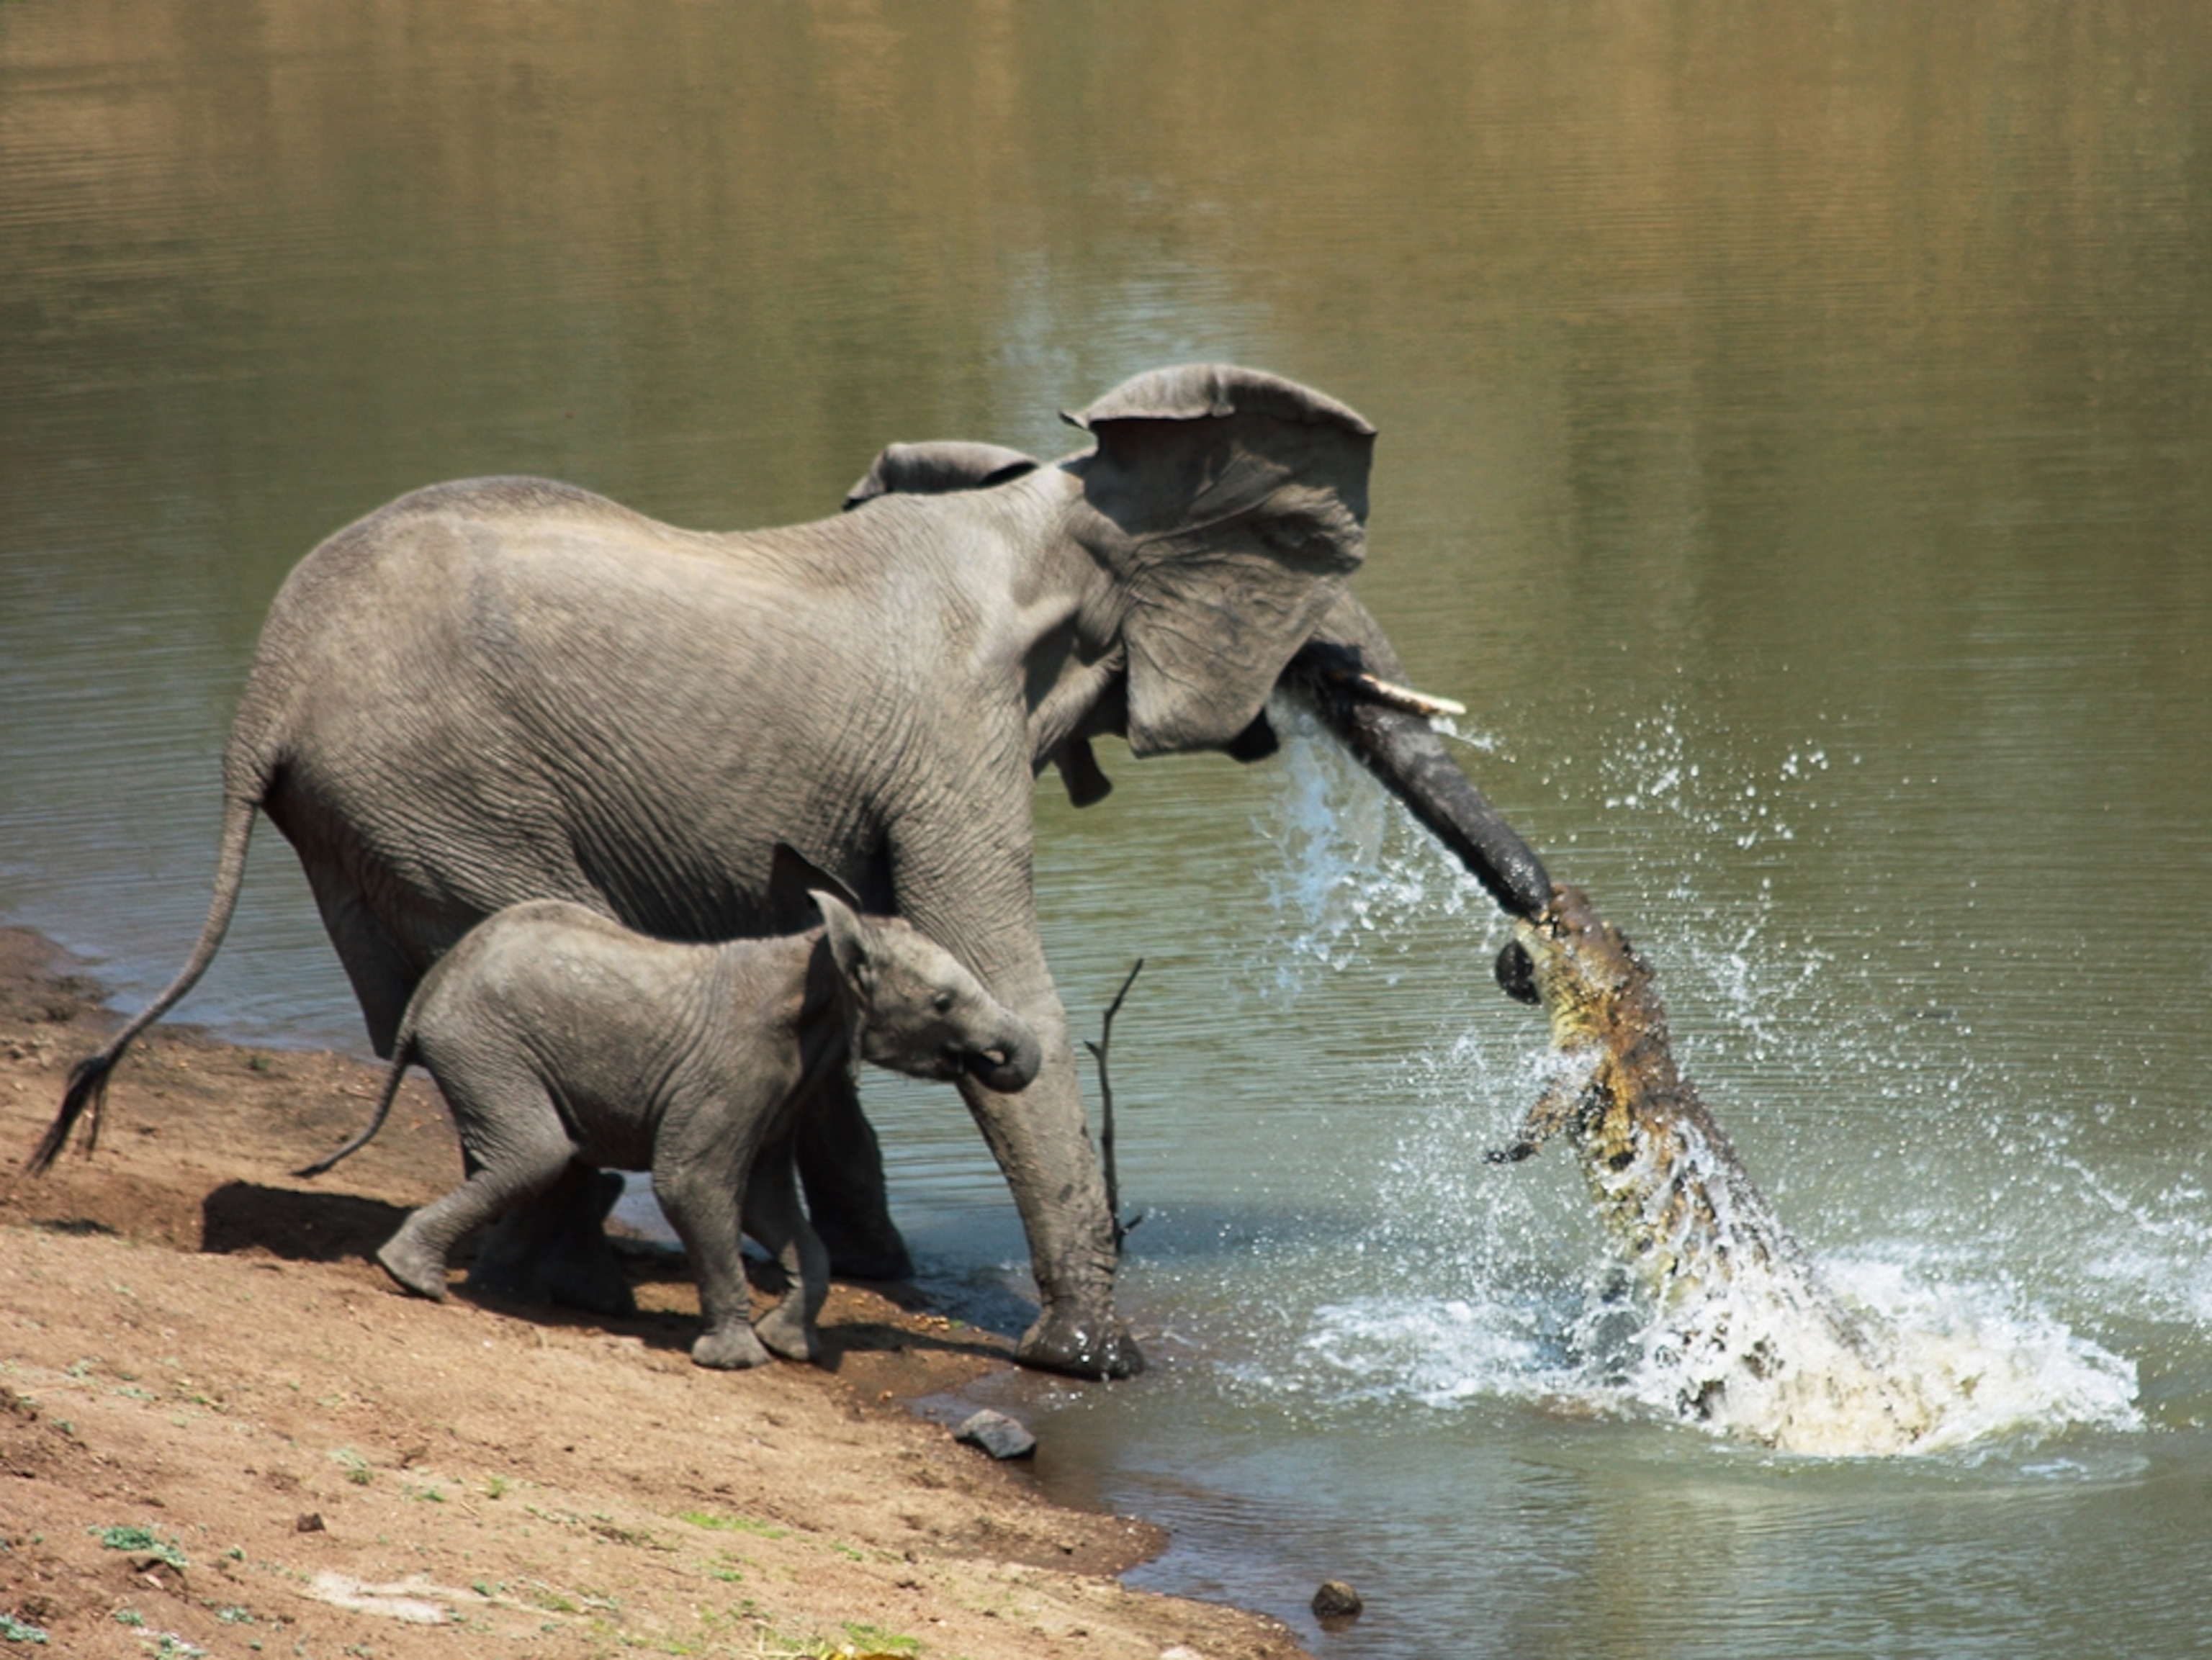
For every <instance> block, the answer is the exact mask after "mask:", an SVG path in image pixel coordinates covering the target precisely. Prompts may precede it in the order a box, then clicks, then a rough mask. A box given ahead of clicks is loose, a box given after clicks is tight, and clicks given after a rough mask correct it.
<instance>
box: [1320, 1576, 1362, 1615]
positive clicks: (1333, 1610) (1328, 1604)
mask: <svg viewBox="0 0 2212 1660" xmlns="http://www.w3.org/2000/svg"><path fill="white" fill-rule="evenodd" d="M1366 1606H1367V1605H1366V1604H1365V1603H1364V1602H1361V1601H1360V1600H1359V1593H1358V1591H1356V1590H1352V1587H1351V1586H1350V1585H1347V1584H1345V1583H1344V1581H1343V1580H1341V1579H1324V1580H1322V1586H1321V1589H1320V1590H1317V1591H1316V1592H1315V1593H1314V1594H1313V1611H1314V1614H1315V1615H1316V1617H1318V1618H1320V1619H1322V1620H1349V1619H1352V1618H1353V1617H1354V1616H1355V1615H1358V1612H1359V1610H1360V1609H1364V1608H1365V1607H1366Z"/></svg>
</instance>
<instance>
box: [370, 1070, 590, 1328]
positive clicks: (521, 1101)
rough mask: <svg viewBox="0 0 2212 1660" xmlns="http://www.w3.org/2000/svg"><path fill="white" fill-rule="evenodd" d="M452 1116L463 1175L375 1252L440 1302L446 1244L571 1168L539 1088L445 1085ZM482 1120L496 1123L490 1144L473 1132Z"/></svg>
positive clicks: (564, 1138)
mask: <svg viewBox="0 0 2212 1660" xmlns="http://www.w3.org/2000/svg"><path fill="white" fill-rule="evenodd" d="M447 1092H448V1095H449V1098H451V1099H452V1100H453V1106H454V1115H455V1117H456V1118H459V1120H460V1122H461V1136H462V1141H463V1143H464V1145H465V1147H466V1148H467V1149H468V1152H469V1154H470V1157H469V1166H470V1169H469V1174H468V1178H467V1179H466V1180H465V1181H463V1182H462V1184H460V1185H459V1187H457V1188H455V1189H453V1191H452V1192H450V1193H448V1194H447V1195H446V1196H445V1197H443V1198H440V1199H434V1200H432V1201H431V1202H430V1203H428V1204H426V1205H424V1206H423V1207H422V1209H419V1210H416V1211H415V1212H414V1213H413V1214H411V1215H410V1216H409V1217H408V1218H407V1220H406V1221H404V1222H402V1223H401V1224H400V1225H399V1231H398V1233H395V1234H393V1235H392V1238H391V1239H387V1240H386V1242H385V1244H384V1245H383V1247H382V1249H380V1251H378V1252H377V1253H376V1260H377V1262H378V1263H379V1264H380V1265H381V1266H382V1268H383V1269H384V1271H385V1272H386V1273H387V1274H389V1275H391V1276H392V1278H393V1279H394V1280H396V1281H398V1283H399V1284H400V1286H401V1287H404V1289H406V1290H409V1291H411V1292H413V1293H416V1295H417V1296H421V1297H428V1298H430V1299H431V1300H434V1301H436V1302H443V1301H445V1300H446V1265H447V1260H448V1258H450V1257H451V1256H452V1254H453V1246H454V1245H456V1244H458V1243H459V1241H460V1240H461V1239H463V1238H464V1237H465V1236H466V1235H467V1234H469V1233H473V1232H474V1231H475V1230H476V1229H477V1228H479V1227H483V1225H484V1224H485V1223H486V1222H488V1221H491V1220H493V1219H494V1218H495V1217H496V1216H499V1215H503V1214H504V1213H506V1212H507V1211H510V1210H512V1209H514V1208H515V1207H516V1206H518V1205H520V1204H523V1203H526V1202H528V1201H529V1200H532V1199H534V1198H536V1197H538V1196H539V1195H541V1194H544V1193H546V1192H549V1191H550V1190H552V1189H553V1188H555V1187H556V1186H558V1185H559V1184H560V1183H561V1181H562V1178H563V1177H565V1176H567V1175H568V1172H569V1171H570V1169H571V1168H572V1167H573V1166H574V1163H575V1158H576V1148H575V1144H574V1142H571V1141H570V1140H569V1139H568V1132H567V1131H566V1130H564V1129H563V1128H562V1124H561V1119H560V1115H559V1114H558V1113H557V1112H556V1111H555V1110H554V1107H553V1103H552V1101H551V1100H550V1098H549V1097H548V1096H547V1095H546V1094H545V1093H544V1087H543V1086H541V1085H538V1084H536V1083H535V1082H534V1081H533V1082H532V1084H530V1085H529V1086H528V1087H527V1094H520V1092H518V1091H515V1090H513V1089H512V1088H511V1089H509V1090H507V1091H504V1092H496V1093H492V1094H490V1098H489V1100H485V1099H484V1096H483V1093H482V1092H479V1091H477V1090H473V1089H468V1088H454V1087H451V1086H450V1085H449V1086H447ZM485 1119H489V1120H490V1121H492V1122H495V1123H496V1124H498V1125H499V1128H500V1132H501V1133H500V1135H499V1137H498V1144H497V1146H496V1148H494V1149H490V1150H489V1151H487V1150H486V1149H484V1148H483V1147H482V1145H481V1139H482V1138H481V1137H480V1136H479V1135H478V1134H477V1133H476V1131H477V1126H478V1124H481V1123H482V1122H483V1120H485Z"/></svg>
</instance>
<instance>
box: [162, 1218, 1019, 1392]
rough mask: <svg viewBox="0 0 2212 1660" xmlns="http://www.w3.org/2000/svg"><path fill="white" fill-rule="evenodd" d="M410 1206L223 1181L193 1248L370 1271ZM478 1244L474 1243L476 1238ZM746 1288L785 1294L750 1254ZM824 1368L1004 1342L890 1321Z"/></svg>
mask: <svg viewBox="0 0 2212 1660" xmlns="http://www.w3.org/2000/svg"><path fill="white" fill-rule="evenodd" d="M409 1209H410V1207H408V1206H406V1205H398V1204H391V1203H386V1202H385V1201H384V1200H381V1199H368V1198H362V1197H358V1196H356V1195H354V1194H350V1193H319V1192H314V1191H312V1190H305V1189H301V1188H290V1187H271V1186H268V1185H265V1184H262V1183H259V1182H246V1181H229V1182H225V1183H223V1184H222V1185H221V1186H220V1187H217V1188H216V1189H215V1190H213V1191H211V1192H210V1193H209V1194H208V1195H207V1197H205V1198H204V1199H203V1200H202V1201H201V1202H200V1219H201V1221H200V1249H201V1251H204V1252H205V1253H207V1254H208V1255H210V1256H235V1255H238V1254H240V1253H243V1252H248V1251H264V1252H266V1253H267V1254H269V1255H270V1256H272V1257H280V1258H282V1259H283V1260H284V1261H287V1262H295V1263H343V1262H360V1263H374V1262H375V1260H376V1251H377V1248H378V1247H379V1246H380V1245H382V1244H383V1243H384V1242H385V1241H386V1239H390V1238H391V1237H392V1235H393V1234H394V1233H397V1232H398V1230H399V1225H400V1224H401V1223H402V1222H404V1221H406V1220H407V1216H408V1212H409ZM479 1237H480V1236H479ZM610 1243H611V1244H612V1245H614V1246H615V1250H616V1254H617V1257H619V1258H620V1259H621V1262H622V1266H623V1271H624V1276H625V1277H626V1278H627V1279H628V1280H629V1281H630V1282H631V1284H633V1285H635V1286H642V1285H646V1284H650V1283H653V1282H671V1281H687V1282H688V1281H690V1277H691V1275H690V1264H689V1263H688V1262H687V1261H686V1260H685V1258H684V1254H683V1253H682V1251H675V1250H670V1249H667V1248H665V1247H664V1246H660V1245H647V1244H645V1243H643V1242H641V1241H635V1240H631V1239H625V1238H623V1237H622V1236H620V1235H616V1236H614V1237H613V1238H612V1239H611V1241H610ZM476 1245H477V1239H468V1240H466V1241H464V1242H463V1243H462V1244H461V1245H459V1247H458V1248H457V1249H456V1250H455V1251H454V1252H453V1265H454V1266H455V1267H465V1266H466V1265H468V1263H470V1261H471V1258H472V1257H474V1255H475V1249H476ZM745 1270H746V1275H747V1277H748V1278H749V1279H750V1280H751V1281H753V1283H754V1284H755V1285H756V1286H757V1287H759V1288H760V1289H761V1290H762V1291H763V1292H766V1293H769V1294H771V1295H780V1294H781V1293H782V1292H783V1290H784V1289H785V1287H784V1283H783V1276H782V1274H781V1270H780V1269H778V1268H777V1267H776V1266H775V1263H769V1262H764V1261H762V1260H761V1259H759V1258H758V1257H753V1256H751V1255H750V1253H749V1254H748V1255H747V1257H746V1259H745ZM875 1289H876V1290H877V1291H878V1294H881V1295H884V1296H885V1297H886V1298H887V1300H890V1301H892V1302H893V1303H894V1305H895V1306H900V1307H902V1309H905V1310H906V1311H907V1312H918V1311H920V1310H921V1309H922V1308H923V1307H925V1306H926V1305H925V1303H924V1302H923V1300H921V1298H920V1297H919V1296H918V1295H917V1294H916V1293H913V1292H912V1290H911V1288H910V1287H887V1286H886V1287H875ZM453 1290H454V1294H455V1295H456V1296H458V1297H460V1298H464V1299H465V1300H468V1301H471V1302H473V1303H477V1304H479V1305H480V1306H484V1307H487V1308H493V1309H497V1310H499V1311H501V1312H505V1313H509V1314H513V1315H514V1316H516V1317H517V1318H522V1319H526V1320H531V1321H536V1322H540V1323H543V1324H549V1325H556V1326H576V1327H588V1328H592V1329H594V1330H604V1331H609V1332H616V1333H620V1334H623V1335H624V1336H634V1337H636V1338H638V1339H639V1340H640V1341H641V1342H643V1343H644V1344H645V1345H646V1346H647V1348H659V1349H671V1350H678V1351H681V1350H683V1349H685V1348H689V1347H690V1342H691V1340H692V1338H693V1337H694V1336H696V1335H697V1331H698V1326H699V1321H698V1317H697V1316H696V1315H695V1314H691V1313H688V1312H660V1311H654V1310H648V1309H641V1310H639V1311H638V1312H635V1313H634V1314H629V1315H617V1314H594V1313H587V1312H582V1311H579V1310H575V1309H569V1308H562V1307H559V1306H555V1305H551V1304H544V1303H525V1302H519V1301H515V1300H510V1299H507V1298H504V1297H500V1296H496V1295H491V1294H486V1293H479V1292H476V1291H472V1290H471V1289H470V1288H469V1287H466V1286H465V1285H459V1284H457V1285H456V1286H455V1287H453ZM824 1336H825V1337H827V1338H828V1339H829V1342H827V1343H826V1344H825V1346H824V1347H825V1353H824V1354H823V1362H822V1363H823V1366H824V1367H825V1368H826V1369H827V1370H829V1371H831V1372H835V1371H836V1370H837V1367H838V1362H839V1360H841V1359H842V1356H843V1355H844V1354H847V1353H850V1352H853V1351H855V1350H858V1351H861V1352H868V1351H877V1350H896V1349H900V1348H938V1349H942V1350H945V1351H946V1352H948V1353H966V1352H971V1351H972V1352H974V1353H976V1354H1000V1353H1001V1352H1002V1351H1003V1347H1004V1344H1003V1340H1002V1341H1001V1342H1000V1344H997V1345H990V1344H987V1343H984V1342H969V1341H963V1339H962V1338H960V1337H959V1336H957V1335H954V1334H953V1333H946V1334H945V1335H944V1336H924V1335H921V1334H917V1333H915V1332H912V1331H904V1330H901V1329H900V1328H899V1327H897V1326H896V1325H894V1324H890V1323H889V1322H871V1321H863V1322H860V1323H857V1324H843V1325H839V1326H837V1327H835V1328H831V1329H829V1330H826V1331H825V1333H824Z"/></svg>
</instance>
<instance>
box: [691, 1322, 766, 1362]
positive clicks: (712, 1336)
mask: <svg viewBox="0 0 2212 1660" xmlns="http://www.w3.org/2000/svg"><path fill="white" fill-rule="evenodd" d="M691 1364H692V1365H693V1366H706V1367H708V1369H709V1370H711V1371H714V1372H743V1371H744V1370H746V1369H747V1368H748V1367H750V1366H766V1365H767V1364H768V1350H767V1349H765V1348H763V1347H762V1346H761V1340H760V1339H759V1338H758V1337H757V1336H754V1335H753V1329H752V1328H751V1327H750V1326H749V1325H732V1326H718V1327H716V1328H715V1329H714V1330H712V1331H706V1332H702V1333H701V1334H700V1336H699V1340H698V1341H697V1342H695V1343H693V1344H692V1345H691Z"/></svg>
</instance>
